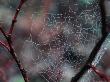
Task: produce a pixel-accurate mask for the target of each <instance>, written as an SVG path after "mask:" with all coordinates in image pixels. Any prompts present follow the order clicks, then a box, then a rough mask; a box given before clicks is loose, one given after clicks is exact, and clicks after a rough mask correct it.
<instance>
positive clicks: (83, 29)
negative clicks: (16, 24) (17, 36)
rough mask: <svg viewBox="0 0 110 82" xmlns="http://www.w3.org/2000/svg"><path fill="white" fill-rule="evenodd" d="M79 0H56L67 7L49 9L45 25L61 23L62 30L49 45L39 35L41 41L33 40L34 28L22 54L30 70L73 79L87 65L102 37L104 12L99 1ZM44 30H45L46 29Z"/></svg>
mask: <svg viewBox="0 0 110 82" xmlns="http://www.w3.org/2000/svg"><path fill="white" fill-rule="evenodd" d="M80 1H81V0H78V1H72V0H68V1H67V2H65V1H64V0H61V1H59V2H58V1H56V3H59V4H60V6H61V8H64V9H65V8H67V9H65V10H64V11H63V9H61V10H62V11H63V12H61V13H56V11H54V10H53V9H52V10H50V12H49V13H47V16H46V17H45V18H44V20H43V22H44V23H43V24H44V25H43V27H44V28H48V29H51V30H52V29H55V28H58V26H59V25H60V26H61V27H60V28H61V29H60V30H61V32H62V33H58V34H57V35H56V36H54V37H53V38H52V39H51V41H49V43H48V45H46V44H43V43H42V41H41V42H40V40H39V39H38V42H36V41H34V40H33V37H34V36H33V35H32V34H31V33H32V31H31V33H30V36H29V37H28V39H26V40H25V41H24V43H23V46H22V48H21V53H20V57H19V59H20V61H21V62H22V64H23V66H24V67H25V69H26V71H27V72H28V74H31V75H32V76H33V75H34V76H40V77H41V78H43V79H45V81H46V82H70V81H71V78H72V77H73V76H74V75H75V74H76V73H77V72H78V71H79V69H80V68H81V67H82V66H83V65H84V63H85V61H86V60H87V58H88V56H89V54H90V53H91V51H92V49H93V48H94V46H95V44H96V42H97V41H98V40H99V39H100V37H101V29H100V28H101V16H100V8H99V2H98V1H93V2H92V1H91V0H88V1H86V0H85V1H84V2H83V5H81V2H82V1H81V2H80ZM86 2H87V3H86ZM55 8H57V7H55ZM39 16H40V15H39ZM61 19H63V21H61ZM32 20H33V22H32V25H31V29H32V30H34V29H33V25H34V23H35V21H34V17H32ZM52 32H54V31H52ZM41 33H45V30H42V32H41ZM45 35H46V34H45ZM39 36H40V35H39ZM40 37H43V36H40ZM43 40H44V41H48V40H47V39H45V38H44V39H43Z"/></svg>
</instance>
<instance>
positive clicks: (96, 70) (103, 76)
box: [89, 65, 110, 82]
mask: <svg viewBox="0 0 110 82" xmlns="http://www.w3.org/2000/svg"><path fill="white" fill-rule="evenodd" d="M89 66H90V68H91V69H92V70H93V71H94V72H95V73H96V74H97V75H98V76H99V77H100V78H102V79H103V80H106V81H107V82H110V78H109V77H108V76H107V75H106V74H105V73H104V72H102V71H101V70H99V69H97V68H96V67H95V66H93V65H89Z"/></svg>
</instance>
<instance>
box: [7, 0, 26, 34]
mask: <svg viewBox="0 0 110 82" xmlns="http://www.w3.org/2000/svg"><path fill="white" fill-rule="evenodd" d="M25 1H26V0H20V3H19V5H18V7H17V9H16V12H15V15H14V17H13V19H12V23H11V27H10V29H9V35H11V34H12V32H13V29H14V25H15V23H16V22H17V17H18V14H19V12H20V9H21V7H22V5H23V4H24V2H25Z"/></svg>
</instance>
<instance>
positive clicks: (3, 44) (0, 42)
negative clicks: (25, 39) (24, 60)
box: [0, 41, 10, 51]
mask: <svg viewBox="0 0 110 82" xmlns="http://www.w3.org/2000/svg"><path fill="white" fill-rule="evenodd" d="M0 45H2V46H3V47H5V48H6V49H7V50H8V51H10V49H9V47H8V46H7V45H6V44H5V43H4V42H2V41H0Z"/></svg>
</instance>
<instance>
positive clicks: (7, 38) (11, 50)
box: [0, 0, 28, 82]
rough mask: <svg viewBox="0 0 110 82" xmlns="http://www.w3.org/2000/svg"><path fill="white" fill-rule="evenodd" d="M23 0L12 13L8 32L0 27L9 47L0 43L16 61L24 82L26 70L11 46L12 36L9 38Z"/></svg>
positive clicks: (26, 81)
mask: <svg viewBox="0 0 110 82" xmlns="http://www.w3.org/2000/svg"><path fill="white" fill-rule="evenodd" d="M25 1H26V0H20V3H19V5H18V7H17V9H16V12H15V15H14V17H13V20H12V24H11V27H10V29H9V33H8V34H6V33H5V31H4V30H3V29H2V28H1V27H0V31H1V33H2V34H3V35H4V37H5V39H6V40H7V43H8V47H9V48H8V47H7V45H6V44H4V43H3V42H0V44H2V45H3V46H5V47H6V48H8V49H9V52H10V54H11V55H12V57H13V59H14V60H15V62H16V63H17V65H18V67H19V70H20V72H21V74H22V76H23V78H24V81H25V82H28V78H27V75H26V71H25V70H24V68H23V67H22V66H21V63H20V61H19V60H18V58H17V56H16V53H15V51H14V48H13V47H12V40H11V39H12V38H11V37H12V32H13V29H14V25H15V22H16V20H17V16H18V14H19V11H20V9H21V7H22V5H23V4H24V2H25Z"/></svg>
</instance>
